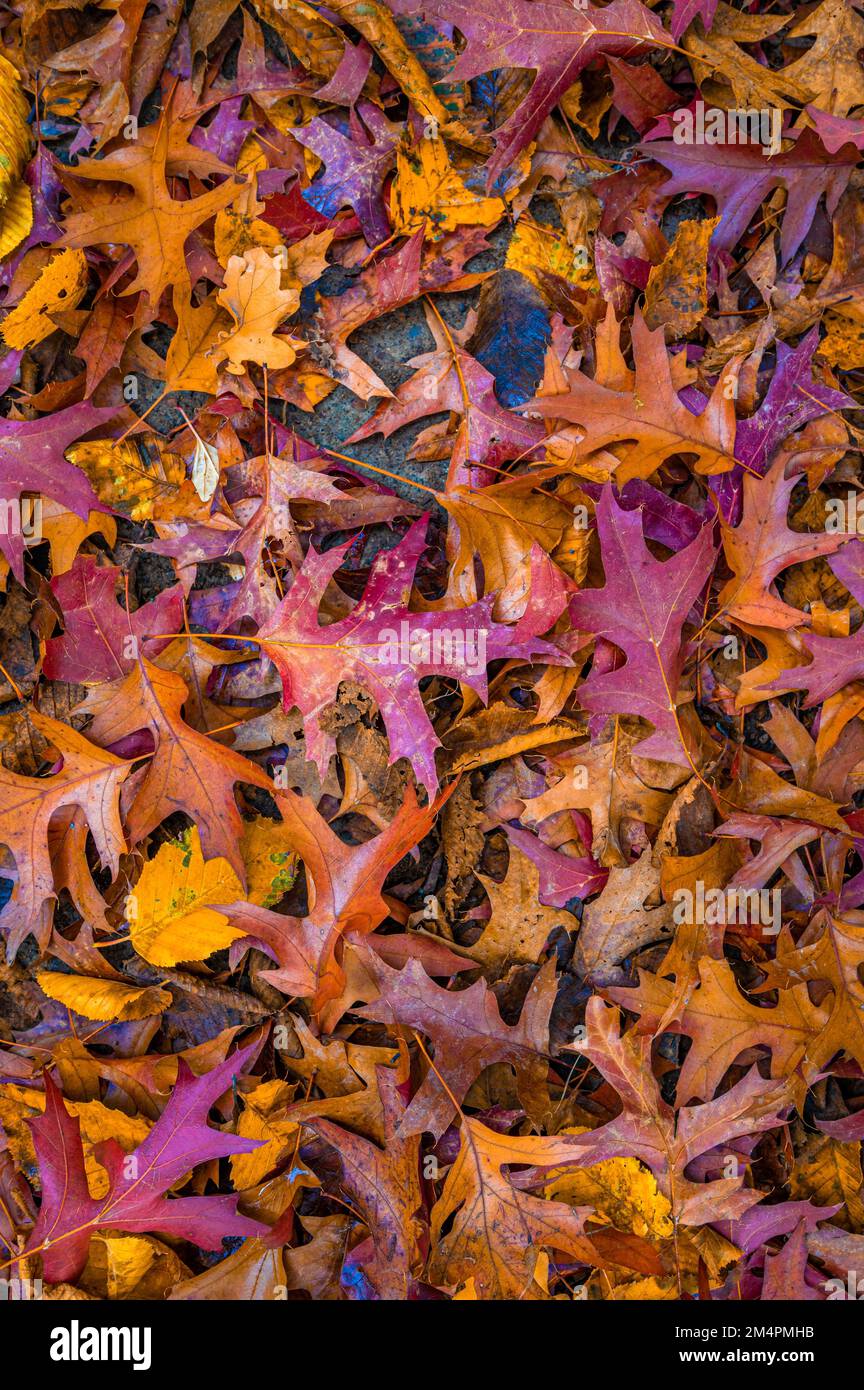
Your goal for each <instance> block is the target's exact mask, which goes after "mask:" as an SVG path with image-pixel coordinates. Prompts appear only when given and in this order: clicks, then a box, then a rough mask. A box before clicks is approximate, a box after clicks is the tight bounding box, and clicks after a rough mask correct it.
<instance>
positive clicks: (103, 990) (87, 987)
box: [36, 970, 171, 1023]
mask: <svg viewBox="0 0 864 1390" xmlns="http://www.w3.org/2000/svg"><path fill="white" fill-rule="evenodd" d="M36 979H37V980H38V981H39V985H40V987H41V989H42V991H43V993H44V994H47V995H48V998H49V999H56V1000H57V1001H58V1002H59V1003H61V1004H65V1005H66V1007H67V1009H71V1010H72V1012H73V1013H76V1014H82V1015H83V1016H84V1018H94V1019H96V1020H97V1021H98V1022H99V1023H108V1022H115V1021H116V1022H118V1023H129V1022H133V1021H135V1020H137V1019H140V1018H150V1017H151V1016H152V1015H153V1014H161V1013H162V1012H163V1010H164V1009H167V1008H168V1005H169V1004H170V1003H171V994H170V991H169V990H167V989H160V988H159V987H158V985H144V986H140V985H127V984H123V983H122V981H120V980H101V979H99V978H98V976H92V975H65V974H61V972H60V971H59V970H40V971H38V972H37V975H36Z"/></svg>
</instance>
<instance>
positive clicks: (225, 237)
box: [213, 207, 282, 267]
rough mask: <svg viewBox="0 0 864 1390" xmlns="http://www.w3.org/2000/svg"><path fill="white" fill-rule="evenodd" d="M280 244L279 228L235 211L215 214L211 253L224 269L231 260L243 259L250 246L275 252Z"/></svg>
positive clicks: (233, 208) (223, 210) (224, 210)
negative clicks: (212, 250) (235, 257)
mask: <svg viewBox="0 0 864 1390" xmlns="http://www.w3.org/2000/svg"><path fill="white" fill-rule="evenodd" d="M281 242H282V235H281V233H280V231H279V229H278V227H273V226H271V224H270V223H269V222H262V220H261V218H260V217H250V216H248V214H246V213H244V212H240V211H239V210H238V209H237V208H235V207H230V208H223V209H222V211H221V212H218V213H217V214H216V223H215V228H214V235H213V249H214V251H215V252H216V259H217V260H218V262H219V264H220V265H221V266H223V267H224V266H227V265H228V262H229V261H230V259H231V257H232V256H242V255H243V253H244V252H245V251H248V250H249V249H250V248H251V247H253V246H260V247H263V249H264V250H265V251H275V250H276V248H277V247H278V246H279V245H281Z"/></svg>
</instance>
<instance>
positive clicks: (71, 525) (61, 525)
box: [42, 497, 117, 575]
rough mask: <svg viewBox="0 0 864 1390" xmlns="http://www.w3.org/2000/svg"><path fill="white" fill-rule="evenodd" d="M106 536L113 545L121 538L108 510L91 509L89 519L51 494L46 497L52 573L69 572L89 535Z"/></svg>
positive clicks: (44, 518)
mask: <svg viewBox="0 0 864 1390" xmlns="http://www.w3.org/2000/svg"><path fill="white" fill-rule="evenodd" d="M97 534H98V535H100V536H104V537H105V539H106V541H107V542H108V544H109V545H110V546H113V544H114V542H115V541H116V539H117V522H116V521H115V520H114V518H113V516H108V515H107V514H106V513H105V512H90V513H89V514H88V517H87V520H86V521H82V520H81V517H80V516H76V515H75V513H74V512H70V511H69V510H68V508H66V507H64V506H62V505H61V504H60V503H59V502H55V501H54V500H53V499H52V498H50V497H43V498H42V536H43V538H44V539H45V540H46V541H47V542H48V544H49V546H50V547H51V573H52V574H54V575H58V574H65V573H66V572H67V570H70V569H71V568H72V565H73V564H74V562H75V556H76V555H77V554H78V551H79V550H80V548H81V543H82V541H84V540H86V538H87V536H93V535H97Z"/></svg>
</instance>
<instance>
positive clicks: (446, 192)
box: [390, 139, 504, 241]
mask: <svg viewBox="0 0 864 1390" xmlns="http://www.w3.org/2000/svg"><path fill="white" fill-rule="evenodd" d="M503 213H504V203H503V202H502V200H501V199H500V198H484V197H482V196H480V195H479V194H477V193H472V192H471V190H470V189H468V188H466V186H465V184H464V183H463V181H462V179H461V178H460V177H459V175H458V174H457V172H456V170H455V169H454V168H453V166H452V165H451V163H450V159H449V156H448V154H447V148H446V146H445V144H444V141H443V140H437V139H436V140H428V139H423V140H421V141H420V143H419V144H417V145H413V146H410V147H406V146H402V147H401V148H400V149H399V151H398V153H397V156H396V177H395V179H394V180H393V187H392V189H391V192H390V220H391V222H392V224H393V231H394V232H398V233H399V234H400V235H403V236H410V235H411V234H412V232H416V231H419V230H420V228H421V227H422V228H425V233H426V236H427V237H428V238H429V239H430V240H433V241H434V240H437V238H438V237H441V236H443V235H444V233H445V232H452V231H455V229H456V228H457V227H462V226H471V227H491V226H492V225H493V224H494V223H496V222H497V221H498V220H499V219H500V218H501V217H502V216H503Z"/></svg>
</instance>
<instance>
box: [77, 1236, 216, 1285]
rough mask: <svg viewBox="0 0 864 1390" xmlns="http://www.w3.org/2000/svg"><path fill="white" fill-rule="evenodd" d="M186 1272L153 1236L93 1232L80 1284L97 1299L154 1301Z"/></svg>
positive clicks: (181, 1264) (166, 1247) (173, 1255)
mask: <svg viewBox="0 0 864 1390" xmlns="http://www.w3.org/2000/svg"><path fill="white" fill-rule="evenodd" d="M189 1273H190V1271H189V1269H188V1268H187V1266H186V1265H184V1263H183V1261H182V1260H181V1259H180V1258H179V1257H178V1256H177V1255H176V1254H175V1253H174V1251H173V1250H171V1249H170V1248H169V1247H168V1246H167V1245H164V1244H163V1242H162V1241H161V1240H156V1239H154V1237H153V1236H144V1235H141V1236H139V1235H131V1236H127V1235H113V1234H106V1233H105V1232H104V1231H97V1232H96V1234H95V1235H94V1237H93V1240H92V1241H91V1243H90V1254H89V1256H88V1259H87V1267H86V1269H85V1270H84V1273H83V1274H82V1276H81V1282H82V1284H84V1286H85V1287H86V1288H87V1290H88V1291H89V1292H91V1293H93V1294H95V1295H96V1296H97V1297H99V1298H111V1299H121V1298H123V1299H125V1298H137V1299H149V1300H154V1299H161V1298H164V1296H165V1293H166V1292H167V1290H168V1289H169V1288H170V1287H171V1285H172V1284H175V1283H177V1281H178V1280H180V1279H184V1278H188V1277H189Z"/></svg>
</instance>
